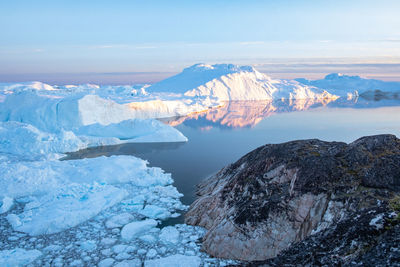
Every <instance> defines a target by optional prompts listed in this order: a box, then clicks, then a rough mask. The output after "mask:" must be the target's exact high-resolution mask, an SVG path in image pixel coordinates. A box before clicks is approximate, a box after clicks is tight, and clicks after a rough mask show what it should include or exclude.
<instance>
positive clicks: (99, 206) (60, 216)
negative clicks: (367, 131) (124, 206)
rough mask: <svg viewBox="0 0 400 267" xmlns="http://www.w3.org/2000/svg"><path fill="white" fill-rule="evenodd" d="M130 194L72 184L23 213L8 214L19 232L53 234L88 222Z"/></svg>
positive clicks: (101, 187)
mask: <svg viewBox="0 0 400 267" xmlns="http://www.w3.org/2000/svg"><path fill="white" fill-rule="evenodd" d="M127 195H128V192H127V191H126V190H123V189H119V188H116V187H114V186H110V185H99V184H96V183H95V184H93V185H86V184H71V185H69V186H67V187H65V188H60V189H59V190H57V191H56V192H51V193H49V194H46V195H44V196H41V197H38V198H36V199H35V200H34V201H32V202H29V203H28V204H27V205H25V208H24V211H23V212H22V213H21V214H18V215H16V214H9V215H8V216H7V219H8V222H9V223H10V224H11V226H12V227H13V228H14V230H15V231H18V232H24V233H28V234H29V235H31V236H36V235H43V234H54V233H58V232H61V231H63V230H66V229H69V228H71V227H75V226H76V225H78V224H80V223H82V222H85V221H86V220H88V219H90V218H92V217H93V216H95V215H97V214H98V213H99V212H101V211H102V210H105V209H107V208H109V207H111V206H113V205H114V204H116V203H118V202H120V201H121V200H122V199H123V198H124V197H126V196H127Z"/></svg>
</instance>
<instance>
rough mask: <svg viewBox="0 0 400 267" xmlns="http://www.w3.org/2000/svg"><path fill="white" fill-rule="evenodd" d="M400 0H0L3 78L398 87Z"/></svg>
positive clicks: (399, 78) (65, 80) (0, 50)
mask: <svg viewBox="0 0 400 267" xmlns="http://www.w3.org/2000/svg"><path fill="white" fill-rule="evenodd" d="M399 11H400V1H398V0H391V1H389V0H381V1H376V0H375V1H370V0H362V1H361V0H352V1H349V0H346V1H344V0H335V1H330V0H325V1H313V0H296V1H295V0H279V1H262V0H258V1H257V0H246V1H239V0H219V1H216V0H213V1H209V0H202V1H189V0H186V1H177V0H170V1H152V0H147V1H143V0H142V1H135V0H131V1H120V0H113V1H102V0H97V1H90V0H87V1H75V0H68V1H62V0H53V1H41V0H37V1H23V0H14V1H6V0H0V81H10V82H11V81H22V80H42V81H50V82H54V83H56V82H60V83H63V82H74V81H75V82H77V83H81V82H91V81H94V82H96V81H97V82H104V83H124V82H128V83H129V82H152V81H156V80H159V79H162V78H164V77H167V76H169V75H171V74H173V73H177V72H179V71H181V70H182V69H183V68H184V67H187V66H190V65H192V64H195V63H198V62H205V63H234V64H241V65H243V64H246V65H254V66H256V68H258V69H260V70H261V71H263V72H266V73H270V74H271V76H274V75H275V76H282V78H286V76H287V77H291V76H297V77H304V76H310V75H311V76H312V75H314V76H321V75H322V74H325V73H327V72H332V71H336V70H337V71H340V70H344V71H346V72H349V73H350V74H353V73H361V74H365V75H367V76H368V75H370V76H374V75H375V76H374V77H381V78H386V79H392V80H396V79H397V80H400V31H399V30H398V29H400V16H399V15H398V14H399Z"/></svg>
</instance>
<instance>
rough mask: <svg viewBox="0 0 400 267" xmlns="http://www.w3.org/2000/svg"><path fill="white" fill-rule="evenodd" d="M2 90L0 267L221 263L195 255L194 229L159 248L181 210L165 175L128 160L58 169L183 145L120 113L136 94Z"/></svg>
mask: <svg viewBox="0 0 400 267" xmlns="http://www.w3.org/2000/svg"><path fill="white" fill-rule="evenodd" d="M0 88H1V90H0V95H1V97H0V232H1V235H0V265H1V266H25V265H31V266H50V265H51V266H95V265H98V266H113V265H114V266H142V265H143V264H145V265H147V266H148V265H149V264H150V265H154V264H156V263H157V264H159V263H160V264H162V262H164V263H166V264H172V266H173V265H174V264H175V265H177V264H180V262H193V263H195V264H197V265H199V264H202V263H207V262H208V263H210V264H219V262H221V263H222V262H223V261H220V260H218V259H211V258H209V257H208V256H207V255H206V254H204V253H202V252H200V243H199V239H200V238H201V236H202V235H204V230H203V229H201V228H197V227H191V226H187V225H175V226H169V227H170V228H171V227H172V228H173V229H174V230H175V231H174V232H173V233H172V234H173V235H172V238H173V240H174V242H173V243H171V242H168V241H165V240H170V239H171V237H168V235H171V231H163V229H164V228H165V227H161V229H160V223H161V222H162V221H163V220H167V219H168V218H172V217H177V216H179V215H180V214H179V213H180V212H182V211H183V210H185V209H186V208H187V207H186V206H184V205H183V204H182V203H181V201H180V197H181V196H182V194H180V193H179V192H178V190H177V189H176V188H175V187H174V186H173V179H172V177H171V175H170V174H167V173H164V171H163V170H161V169H160V168H156V167H148V166H147V164H148V163H147V162H146V161H144V160H141V159H138V158H136V157H133V156H111V157H97V158H90V159H89V158H87V159H80V160H59V159H60V158H61V157H62V155H63V153H64V152H69V151H76V150H79V149H83V148H86V147H88V146H98V145H108V144H117V143H121V142H177V141H179V142H182V141H186V140H187V139H186V137H184V136H183V135H182V134H181V133H180V132H179V131H177V130H176V129H174V128H173V127H171V126H168V125H165V124H163V123H161V122H159V121H158V120H155V119H152V118H146V116H141V115H140V112H138V110H135V109H133V108H131V107H129V105H127V103H124V101H126V99H128V98H130V100H131V99H133V98H135V99H140V98H141V97H147V96H146V95H147V93H146V92H145V91H144V89H143V90H142V89H138V90H137V91H135V90H136V89H134V87H129V86H128V87H112V88H111V87H102V88H101V87H99V86H95V85H82V86H63V87H58V86H50V85H47V84H43V83H40V82H32V83H19V84H2V85H0ZM128 92H129V93H128ZM121 98H126V99H121ZM130 100H129V101H130ZM185 105H187V103H185ZM168 229H169V228H168ZM152 260H155V261H156V262H154V264H153V262H152ZM194 266H196V265H194Z"/></svg>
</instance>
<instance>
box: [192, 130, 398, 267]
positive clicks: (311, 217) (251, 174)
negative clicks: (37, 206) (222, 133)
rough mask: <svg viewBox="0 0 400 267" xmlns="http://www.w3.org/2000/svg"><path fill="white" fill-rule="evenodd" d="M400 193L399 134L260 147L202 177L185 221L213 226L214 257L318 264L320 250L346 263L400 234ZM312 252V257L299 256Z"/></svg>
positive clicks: (207, 243)
mask: <svg viewBox="0 0 400 267" xmlns="http://www.w3.org/2000/svg"><path fill="white" fill-rule="evenodd" d="M399 190H400V140H399V139H397V138H396V137H395V136H393V135H378V136H370V137H363V138H360V139H358V140H356V141H355V142H353V143H351V144H346V143H341V142H324V141H320V140H316V139H313V140H302V141H292V142H288V143H284V144H275V145H265V146H262V147H259V148H257V149H256V150H254V151H252V152H250V153H249V154H247V155H245V156H244V157H242V158H241V159H239V160H238V161H237V162H235V163H234V164H231V165H229V166H227V167H225V168H224V169H222V170H221V171H220V172H219V173H217V174H216V175H214V176H213V177H211V178H209V179H208V180H206V181H205V182H203V183H202V184H201V185H199V188H198V195H199V198H198V199H197V200H196V201H195V202H194V203H193V204H192V205H191V207H190V209H189V211H188V212H187V214H186V218H185V220H186V223H188V224H192V225H199V226H203V227H205V228H207V229H208V232H207V234H206V235H205V237H204V239H203V249H204V250H205V251H207V252H208V253H209V254H211V255H213V256H216V257H222V258H231V259H238V260H245V261H262V260H267V259H271V258H274V259H272V260H267V261H265V262H259V264H267V265H269V264H271V265H284V264H289V265H290V264H302V263H304V264H311V265H312V264H318V263H317V262H313V261H312V260H309V259H310V257H311V258H313V259H314V258H315V259H317V258H318V257H317V256H315V253H317V252H318V251H319V250H320V251H321V255H322V254H325V255H329V251H330V252H332V253H333V254H335V257H336V258H338V259H340V260H339V261H338V262H341V261H342V262H341V263H346V262H349V261H351V260H357V259H361V258H362V257H368V253H373V248H374V246H375V245H377V244H379V241H378V239H379V236H381V235H383V234H386V235H389V236H390V235H391V234H390V233H389V232H387V231H397V232H398V231H399V230H398V229H397V227H398V226H397V222H398V221H400V219H399V220H398V217H397V213H398V211H399V210H400V205H398V204H396V203H397V202H396V199H397V198H398V192H399ZM396 229H397V230H396ZM386 232H387V233H386ZM371 233H374V234H375V235H374V236H373V237H372V234H371ZM392 236H393V235H392ZM357 237H358V239H357ZM369 237H371V238H372V239H373V240H375V241H374V242H372V241H371V240H370V238H369ZM310 240H311V241H310ZM324 240H325V244H326V245H324V247H320V244H324V242H323V241H324ZM353 240H354V242H352V241H353ZM307 242H308V243H307ZM342 242H344V243H345V244H343V243H342ZM346 242H347V243H346ZM371 242H372V243H371ZM342 245H343V248H344V247H346V246H347V248H348V249H344V250H343V251H341V252H342V253H345V254H346V255H341V254H340V253H341V252H340V249H341V248H342ZM313 246H314V247H313ZM316 248H318V249H319V250H318V249H316ZM291 249H292V250H291ZM296 249H297V250H296ZM307 249H308V250H307ZM295 250H296V251H295ZM307 251H308V252H309V253H311V254H312V256H310V257H308V256H307V257H308V258H307V257H306V256H304V257H306V258H307V260H308V261H307V260H304V259H300V258H296V257H297V256H299V257H300V254H299V253H305V254H304V255H308V254H307V253H306V252H307ZM313 251H314V252H315V253H314V252H313ZM333 251H335V252H333ZM378 251H379V253H382V250H378ZM367 252H368V253H367ZM285 253H288V254H287V255H286V254H285ZM296 253H297V254H296ZM313 253H314V254H313ZM280 255H285V256H280ZM296 255H297V256H296ZM277 256H278V257H277ZM321 257H322V256H321ZM279 259H280V260H279ZM290 259H293V260H292V261H291V260H290ZM274 260H275V261H276V262H274ZM360 261H361V260H360ZM310 262H311V263H310Z"/></svg>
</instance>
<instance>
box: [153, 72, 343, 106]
mask: <svg viewBox="0 0 400 267" xmlns="http://www.w3.org/2000/svg"><path fill="white" fill-rule="evenodd" d="M147 90H148V92H149V93H153V92H172V93H177V94H183V95H184V96H186V97H212V98H216V99H218V100H220V101H234V100H273V99H282V98H285V99H322V98H335V97H336V96H335V95H333V94H330V93H328V92H327V91H325V90H321V89H319V88H316V87H314V86H308V85H303V84H301V83H299V82H297V81H294V80H277V79H271V78H270V77H268V76H267V75H265V74H263V73H260V72H258V71H257V70H256V69H254V68H253V67H251V66H237V65H232V64H215V65H207V64H196V65H193V66H191V67H189V68H186V69H184V70H183V71H182V72H181V73H179V74H177V75H175V76H173V77H170V78H167V79H165V80H163V81H161V82H158V83H156V84H154V85H152V86H150V87H148V88H147Z"/></svg>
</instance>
